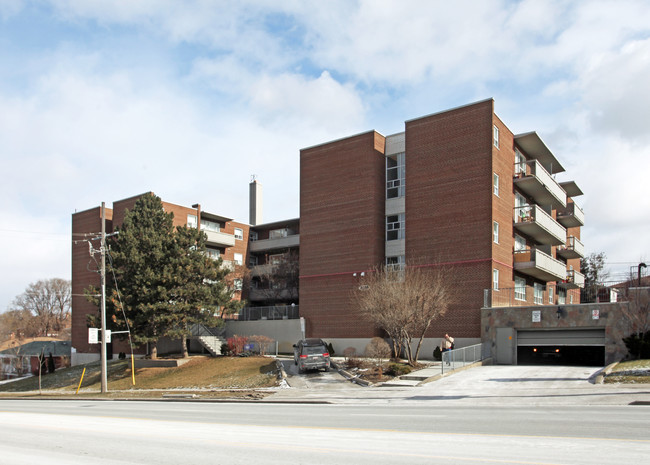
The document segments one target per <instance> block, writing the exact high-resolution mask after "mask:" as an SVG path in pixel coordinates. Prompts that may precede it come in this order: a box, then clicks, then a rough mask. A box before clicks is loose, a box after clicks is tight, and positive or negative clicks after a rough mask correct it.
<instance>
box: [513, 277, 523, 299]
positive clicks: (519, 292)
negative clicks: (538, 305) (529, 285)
mask: <svg viewBox="0 0 650 465" xmlns="http://www.w3.org/2000/svg"><path fill="white" fill-rule="evenodd" d="M515 299H516V300H526V279H525V278H520V277H519V276H515Z"/></svg>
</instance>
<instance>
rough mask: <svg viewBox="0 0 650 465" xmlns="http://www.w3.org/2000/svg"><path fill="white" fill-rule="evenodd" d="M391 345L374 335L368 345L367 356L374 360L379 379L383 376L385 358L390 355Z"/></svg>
mask: <svg viewBox="0 0 650 465" xmlns="http://www.w3.org/2000/svg"><path fill="white" fill-rule="evenodd" d="M390 354H391V349H390V346H389V345H388V344H387V343H386V341H384V340H383V339H382V338H380V337H373V338H372V339H371V340H370V342H369V343H368V345H367V346H366V357H368V358H370V359H372V360H374V363H375V370H376V371H377V376H379V379H381V378H382V377H383V374H384V370H383V364H384V359H387V358H388V357H390Z"/></svg>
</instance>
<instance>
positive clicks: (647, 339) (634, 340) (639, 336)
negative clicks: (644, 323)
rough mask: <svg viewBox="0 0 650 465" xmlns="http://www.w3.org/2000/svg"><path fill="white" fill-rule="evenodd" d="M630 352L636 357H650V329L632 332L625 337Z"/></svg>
mask: <svg viewBox="0 0 650 465" xmlns="http://www.w3.org/2000/svg"><path fill="white" fill-rule="evenodd" d="M623 342H624V343H625V347H627V351H628V352H629V354H630V355H631V356H632V357H634V358H636V359H648V358H650V331H647V332H645V333H636V334H631V335H629V336H628V337H624V338H623Z"/></svg>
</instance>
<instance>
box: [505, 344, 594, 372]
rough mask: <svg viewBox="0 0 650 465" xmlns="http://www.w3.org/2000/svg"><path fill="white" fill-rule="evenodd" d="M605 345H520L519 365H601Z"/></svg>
mask: <svg viewBox="0 0 650 465" xmlns="http://www.w3.org/2000/svg"><path fill="white" fill-rule="evenodd" d="M604 364H605V347H603V346H519V347H517V365H564V366H590V367H601V366H603V365H604Z"/></svg>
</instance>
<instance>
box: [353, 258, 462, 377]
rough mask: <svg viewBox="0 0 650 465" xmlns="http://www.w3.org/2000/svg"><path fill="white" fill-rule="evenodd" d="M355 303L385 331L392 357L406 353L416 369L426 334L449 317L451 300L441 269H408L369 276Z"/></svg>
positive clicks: (355, 298) (386, 271)
mask: <svg viewBox="0 0 650 465" xmlns="http://www.w3.org/2000/svg"><path fill="white" fill-rule="evenodd" d="M354 300H355V302H356V304H357V305H358V307H359V309H360V310H361V312H362V313H363V314H364V315H365V316H366V317H368V318H369V319H370V320H371V321H372V322H373V323H375V324H376V325H377V326H379V327H380V328H382V329H383V330H384V331H386V333H387V334H388V337H389V338H390V339H391V341H392V343H393V355H395V356H398V355H399V354H400V353H401V352H402V351H403V352H404V354H405V356H406V359H407V360H408V363H409V364H410V365H415V364H417V360H418V357H419V354H420V347H421V346H422V342H423V340H424V336H425V334H426V332H427V330H428V329H429V328H430V327H431V324H432V323H433V322H434V321H435V320H436V319H438V318H440V317H441V316H442V315H444V314H445V313H446V311H447V308H448V307H449V304H450V300H451V298H450V293H449V290H448V288H447V285H446V283H445V279H444V276H443V270H442V269H440V268H435V269H434V268H425V267H415V266H407V267H406V268H405V269H404V270H393V269H392V268H388V267H382V268H378V269H376V270H375V271H374V272H370V273H367V274H366V278H365V280H364V282H363V283H362V285H361V286H360V288H359V290H357V291H355V293H354ZM414 339H416V340H417V345H416V347H415V351H413V349H412V347H411V343H412V342H413V340H414Z"/></svg>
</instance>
